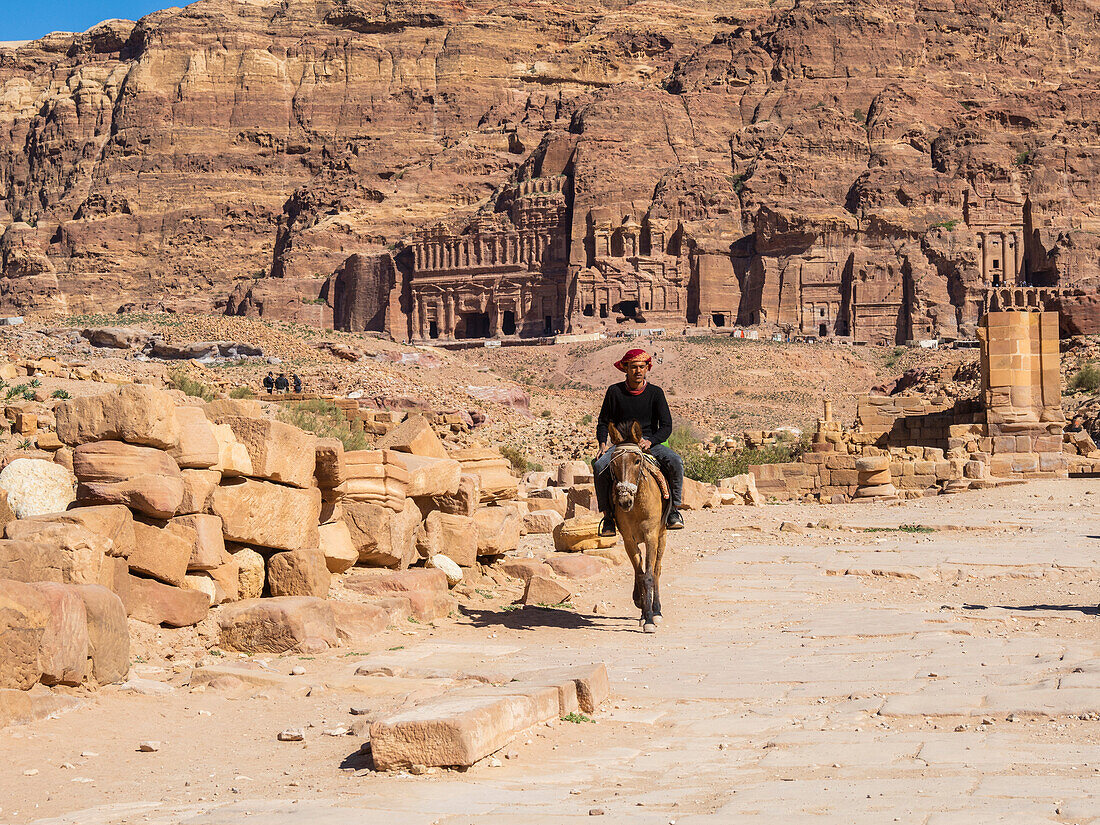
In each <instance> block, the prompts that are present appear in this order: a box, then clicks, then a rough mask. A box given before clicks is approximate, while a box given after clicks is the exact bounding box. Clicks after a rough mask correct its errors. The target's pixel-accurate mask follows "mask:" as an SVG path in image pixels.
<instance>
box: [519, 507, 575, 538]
mask: <svg viewBox="0 0 1100 825" xmlns="http://www.w3.org/2000/svg"><path fill="white" fill-rule="evenodd" d="M563 521H565V519H564V518H562V516H561V514H560V513H559V512H558V511H557V510H535V511H534V512H531V513H528V514H527V515H525V516H524V517H523V524H524V526H525V527H526V528H527V532H528V534H539V535H541V534H544V533H553V532H554V528H555V527H557V526H558V525H559V524H561V523H562V522H563Z"/></svg>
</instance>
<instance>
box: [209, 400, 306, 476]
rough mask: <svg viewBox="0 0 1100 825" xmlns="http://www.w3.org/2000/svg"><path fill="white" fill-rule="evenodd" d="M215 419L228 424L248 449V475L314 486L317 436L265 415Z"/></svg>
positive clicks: (235, 436)
mask: <svg viewBox="0 0 1100 825" xmlns="http://www.w3.org/2000/svg"><path fill="white" fill-rule="evenodd" d="M218 423H219V424H223V425H228V426H229V428H230V429H231V430H232V431H233V436H234V438H236V439H237V441H238V443H240V444H243V445H244V447H245V449H246V450H248V457H249V460H250V462H251V464H252V472H251V473H249V475H250V476H252V477H254V478H262V479H266V480H268V481H276V482H279V483H280V484H289V485H290V486H292V487H300V488H303V489H304V488H307V487H312V486H313V472H314V469H315V468H316V466H317V453H316V441H317V438H316V436H314V435H313V434H312V433H306V432H303V431H302V430H299V429H298V428H297V427H292V426H291V425H289V424H284V423H282V422H281V421H271V420H269V419H266V418H247V417H243V416H222V417H219V418H218Z"/></svg>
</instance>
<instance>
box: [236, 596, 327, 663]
mask: <svg viewBox="0 0 1100 825" xmlns="http://www.w3.org/2000/svg"><path fill="white" fill-rule="evenodd" d="M220 611H221V612H220V613H219V614H218V624H219V626H220V627H221V644H222V646H223V647H225V648H227V649H229V650H239V651H240V652H242V653H285V652H287V651H288V650H297V651H299V652H303V653H306V652H310V651H318V650H323V649H325V648H328V647H334V646H335V645H336V642H337V635H336V625H335V622H334V620H333V614H332V606H331V604H330V603H329V602H327V601H325V600H324V599H319V598H314V597H311V596H281V597H278V598H272V599H248V600H246V601H242V602H237V603H236V604H233V605H229V606H226V607H223V608H220Z"/></svg>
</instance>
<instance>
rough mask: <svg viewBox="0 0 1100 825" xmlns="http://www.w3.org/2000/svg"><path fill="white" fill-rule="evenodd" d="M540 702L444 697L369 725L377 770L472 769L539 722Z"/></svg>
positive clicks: (477, 696)
mask: <svg viewBox="0 0 1100 825" xmlns="http://www.w3.org/2000/svg"><path fill="white" fill-rule="evenodd" d="M538 711H539V703H538V702H537V701H536V700H535V699H534V698H532V697H531V696H527V695H523V694H510V695H509V694H505V695H495V694H489V695H486V694H485V693H476V694H463V695H453V694H452V695H451V696H444V697H441V698H439V699H433V700H431V701H428V702H425V703H424V704H422V705H420V706H419V707H415V708H412V709H410V710H405V711H402V712H400V713H397V714H394V715H393V716H390V717H388V718H386V719H381V720H379V721H377V722H375V723H374V724H373V725H371V727H370V742H371V754H372V757H373V759H374V767H375V769H376V770H380V771H388V770H395V769H399V768H409V767H412V766H413V765H425V766H427V767H444V766H462V767H466V766H469V765H473V764H474V763H475V762H477V761H478V760H479V759H483V758H485V757H486V756H488V755H489V754H491V753H493V752H494V751H497V750H499V749H500V748H502V747H504V746H505V745H506V744H508V742H510V741H511V740H512V738H513V737H514V736H515V735H516V734H517V733H519V732H520V731H522V730H525V729H526V728H529V727H531V726H532V725H534V724H536V723H537V722H538V721H540V720H539V718H538V716H539V714H538Z"/></svg>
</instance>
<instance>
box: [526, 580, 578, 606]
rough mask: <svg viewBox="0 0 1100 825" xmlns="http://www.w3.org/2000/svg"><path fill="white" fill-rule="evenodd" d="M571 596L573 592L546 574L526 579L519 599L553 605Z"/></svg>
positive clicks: (565, 600) (531, 603)
mask: <svg viewBox="0 0 1100 825" xmlns="http://www.w3.org/2000/svg"><path fill="white" fill-rule="evenodd" d="M571 598H573V594H572V593H571V592H569V589H568V588H566V587H564V586H563V585H561V584H560V583H559V582H557V581H555V580H554V579H551V578H548V577H546V576H539V575H534V576H531V577H530V578H529V579H528V580H527V586H526V587H525V588H524V590H523V598H522V599H521V600H520V601H522V602H523V603H524V604H529V605H539V604H545V605H554V604H561V603H562V602H567V601H569V600H570V599H571Z"/></svg>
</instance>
